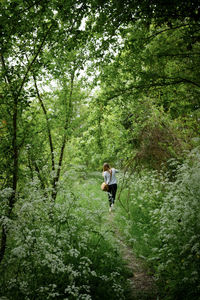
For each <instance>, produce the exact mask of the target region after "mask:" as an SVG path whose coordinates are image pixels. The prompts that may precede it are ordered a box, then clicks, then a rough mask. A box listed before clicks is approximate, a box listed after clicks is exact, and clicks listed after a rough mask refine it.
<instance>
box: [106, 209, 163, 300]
mask: <svg viewBox="0 0 200 300" xmlns="http://www.w3.org/2000/svg"><path fill="white" fill-rule="evenodd" d="M109 221H110V222H111V223H112V226H113V225H114V222H113V213H111V214H110V216H109ZM114 234H115V238H116V241H117V243H118V244H119V247H120V250H121V253H122V257H123V259H124V261H125V262H126V263H127V267H128V269H129V270H130V278H129V279H128V280H129V283H130V294H131V295H130V298H129V300H131V299H133V300H159V297H158V296H157V295H156V294H157V293H156V285H155V280H154V277H153V276H152V275H150V274H148V270H147V269H146V267H145V266H144V264H143V262H142V261H141V260H140V259H138V258H137V257H136V256H135V255H134V253H133V251H132V249H131V247H129V246H127V245H126V243H125V241H124V239H123V238H122V236H121V234H120V232H119V230H118V229H117V228H116V227H114ZM131 274H132V275H131Z"/></svg>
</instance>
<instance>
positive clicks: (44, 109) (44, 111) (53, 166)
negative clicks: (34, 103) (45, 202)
mask: <svg viewBox="0 0 200 300" xmlns="http://www.w3.org/2000/svg"><path fill="white" fill-rule="evenodd" d="M33 79H34V84H35V89H36V93H37V96H38V100H39V102H40V105H41V107H42V110H43V113H44V115H45V118H46V124H47V132H48V138H49V146H50V151H51V165H52V171H55V157H54V147H53V140H52V136H51V130H50V126H49V119H48V115H47V111H46V108H45V106H44V103H43V101H42V98H41V96H40V93H39V90H38V87H37V82H36V78H35V76H34V75H33Z"/></svg>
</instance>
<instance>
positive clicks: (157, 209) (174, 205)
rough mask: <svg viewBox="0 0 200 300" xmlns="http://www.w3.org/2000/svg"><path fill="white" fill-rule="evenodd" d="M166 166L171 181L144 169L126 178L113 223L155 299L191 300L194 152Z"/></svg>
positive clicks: (197, 206) (198, 243)
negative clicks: (156, 292)
mask: <svg viewBox="0 0 200 300" xmlns="http://www.w3.org/2000/svg"><path fill="white" fill-rule="evenodd" d="M170 164H171V169H174V171H175V172H174V175H173V178H172V176H171V173H170V174H168V173H167V172H162V173H161V172H160V173H158V172H156V171H153V172H150V171H147V170H146V171H145V170H143V171H141V172H140V173H135V174H134V175H132V176H131V177H128V176H127V178H126V182H127V187H126V188H125V189H124V191H123V193H122V194H121V196H120V199H119V200H118V209H117V210H116V214H117V216H116V220H115V221H116V222H117V223H118V225H119V226H120V229H121V232H122V234H123V235H124V236H125V237H126V239H127V242H128V243H129V244H130V245H131V246H132V247H133V249H134V252H136V253H137V255H138V256H139V257H141V258H143V259H144V261H145V262H146V263H148V265H149V267H150V268H151V270H152V272H153V273H154V275H155V276H156V278H157V283H158V285H159V287H160V295H161V299H171V300H172V299H181V300H183V299H185V300H186V299H188V300H189V299H193V300H194V299H199V294H200V284H199V282H200V281H199V279H200V185H199V182H200V155H199V150H198V149H195V150H194V151H192V152H191V153H190V154H189V155H188V158H187V160H186V161H185V162H184V163H183V164H182V165H180V164H177V162H176V161H175V160H171V162H170ZM169 178H170V179H169ZM172 179H173V180H172Z"/></svg>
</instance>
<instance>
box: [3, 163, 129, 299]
mask: <svg viewBox="0 0 200 300" xmlns="http://www.w3.org/2000/svg"><path fill="white" fill-rule="evenodd" d="M70 172H71V174H70ZM73 173H76V175H74V176H71V175H72V174H73ZM85 176H86V174H85V173H84V172H82V171H81V169H80V170H78V171H77V172H74V170H73V169H72V170H71V171H69V172H67V173H66V174H64V176H63V180H62V183H61V185H60V188H59V195H58V199H57V201H56V203H55V204H52V202H51V199H47V198H44V196H43V195H44V193H42V192H41V190H40V188H39V186H40V185H39V183H38V182H37V180H36V179H35V180H34V181H33V182H29V183H27V185H26V186H25V188H24V189H23V192H21V194H20V195H19V199H18V201H17V204H16V207H15V212H14V215H13V216H12V219H6V218H5V217H4V216H3V215H2V217H1V222H4V223H5V222H7V230H9V231H8V232H9V235H8V246H7V249H6V256H5V258H4V260H3V264H2V265H1V270H0V271H1V277H0V297H5V299H14V300H15V299H38V300H39V299H41V300H43V299H69V300H71V299H87V300H89V299H109V300H110V299H113V300H114V299H128V287H127V280H126V279H127V276H128V272H127V270H126V268H125V265H124V263H123V261H122V259H121V257H120V255H119V252H118V249H117V247H116V246H115V244H114V243H113V240H112V232H111V228H109V226H108V225H107V224H108V222H107V219H106V218H107V215H108V204H107V201H106V200H107V199H105V197H104V196H105V195H103V194H102V192H101V191H100V189H99V194H98V192H96V190H97V186H98V187H99V183H98V178H97V180H96V179H94V177H95V176H96V175H95V174H93V176H91V178H89V177H87V178H86V177H85ZM96 177H97V176H96ZM70 178H71V180H70ZM9 192H10V191H8V190H4V191H2V193H1V198H2V202H1V203H2V211H3V209H4V210H5V209H6V208H5V206H6V198H8V197H9Z"/></svg>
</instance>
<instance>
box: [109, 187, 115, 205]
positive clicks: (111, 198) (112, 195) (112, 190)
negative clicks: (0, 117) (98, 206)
mask: <svg viewBox="0 0 200 300" xmlns="http://www.w3.org/2000/svg"><path fill="white" fill-rule="evenodd" d="M116 192H117V184H116V183H115V184H109V189H108V201H109V204H110V206H111V205H112V204H114V203H115V196H116Z"/></svg>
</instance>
